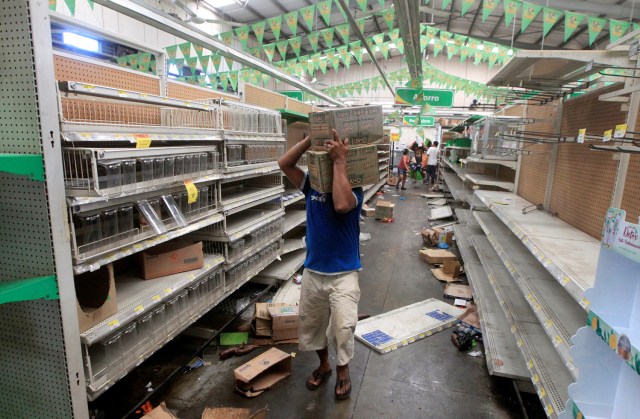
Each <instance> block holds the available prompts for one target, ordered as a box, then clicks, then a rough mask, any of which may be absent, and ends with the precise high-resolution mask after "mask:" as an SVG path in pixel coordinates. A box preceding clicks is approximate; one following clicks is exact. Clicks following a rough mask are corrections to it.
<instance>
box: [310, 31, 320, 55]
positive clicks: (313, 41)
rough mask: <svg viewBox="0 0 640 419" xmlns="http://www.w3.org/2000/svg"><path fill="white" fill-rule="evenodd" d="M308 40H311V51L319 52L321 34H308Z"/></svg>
mask: <svg viewBox="0 0 640 419" xmlns="http://www.w3.org/2000/svg"><path fill="white" fill-rule="evenodd" d="M307 39H308V40H309V45H311V49H312V50H313V51H314V52H316V51H318V41H319V40H320V34H319V33H318V32H309V34H307Z"/></svg>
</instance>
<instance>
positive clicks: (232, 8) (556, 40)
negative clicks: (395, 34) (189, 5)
mask: <svg viewBox="0 0 640 419" xmlns="http://www.w3.org/2000/svg"><path fill="white" fill-rule="evenodd" d="M200 1H205V2H207V3H208V4H209V5H211V6H213V7H214V8H215V9H217V10H218V11H219V12H220V13H221V14H222V17H223V18H224V19H227V20H231V21H235V22H241V23H254V22H257V21H260V20H264V19H267V18H270V17H273V16H277V15H281V14H283V13H287V12H290V11H292V10H297V9H301V8H303V7H306V6H309V5H311V4H314V3H315V2H314V1H312V0H222V1H218V0H200ZM415 1H419V2H420V4H424V2H423V1H422V0H415ZM633 1H634V0H631V1H628V0H600V1H598V2H595V1H591V0H588V1H587V0H579V1H576V0H552V1H547V0H529V2H530V3H533V4H538V5H541V6H548V7H553V8H556V9H561V10H569V11H574V12H578V13H584V14H586V15H590V16H594V17H606V18H611V19H620V20H628V19H629V16H631V14H632V13H633V14H634V18H640V5H638V7H637V8H634V7H633ZM496 3H497V7H496V9H495V10H494V12H493V13H492V14H491V15H490V16H489V17H488V18H487V19H486V21H484V22H483V21H482V1H481V0H476V1H475V2H474V6H472V8H471V9H470V10H469V11H468V12H467V13H466V14H465V15H464V16H461V7H462V0H453V1H452V2H451V5H450V6H449V7H448V8H447V10H444V11H443V10H442V7H441V6H442V0H430V1H429V6H427V7H424V6H423V7H422V8H421V10H422V12H421V13H420V22H423V23H427V22H433V23H434V27H436V28H438V29H444V30H448V31H450V32H453V33H458V34H463V35H468V36H473V37H474V38H478V39H481V40H487V41H490V42H495V43H497V44H503V45H508V46H513V47H516V48H520V49H541V48H542V47H543V46H544V49H602V48H604V47H605V46H606V45H607V44H608V43H609V30H608V25H606V27H605V29H604V30H603V31H602V32H601V33H600V34H599V36H598V37H597V38H596V41H595V42H594V44H593V45H592V46H589V39H588V31H587V26H586V19H585V22H583V24H582V25H580V26H579V27H578V29H576V31H575V32H574V34H573V35H572V36H571V37H570V38H569V39H568V41H567V42H565V41H564V24H563V23H564V19H560V21H559V24H556V25H555V27H554V28H553V29H552V30H551V31H550V33H549V34H548V35H547V36H546V37H545V38H544V39H543V37H542V13H540V14H539V15H538V16H537V17H536V19H535V20H534V21H533V22H532V23H531V24H530V26H529V27H528V28H527V29H526V31H525V33H522V34H521V33H520V17H521V15H522V14H521V12H519V13H518V17H517V18H516V19H514V21H515V26H514V23H513V22H512V24H511V26H509V27H507V26H506V25H505V21H504V18H503V16H504V7H503V1H501V0H498V1H496ZM349 4H350V5H351V6H352V7H351V10H352V12H353V13H354V16H355V17H356V19H357V18H359V17H361V16H363V15H364V14H366V12H362V11H361V10H360V9H358V8H357V7H356V6H355V2H354V1H353V0H351V1H350V2H349ZM392 4H393V1H389V0H387V1H386V4H385V7H388V6H391V5H392ZM379 8H380V5H379V3H378V1H377V0H369V5H368V9H369V10H377V9H379ZM637 20H638V19H634V21H637ZM331 21H333V22H343V18H342V16H341V14H340V12H339V11H338V10H337V8H336V7H333V12H332V15H331ZM366 22H367V23H366V27H365V36H369V35H370V34H375V33H380V32H382V31H384V27H385V26H386V25H385V24H384V22H383V21H382V19H381V18H379V17H369V18H368V19H367V21H366ZM285 26H286V25H283V33H284V34H289V33H288V29H287V28H285ZM316 27H317V28H319V29H323V28H325V27H326V25H325V24H324V22H323V21H322V20H321V19H320V18H319V17H317V22H316ZM379 28H380V29H379ZM300 30H302V31H303V32H304V33H306V32H308V30H307V28H306V27H304V26H303V24H302V23H301V22H300V25H299V27H298V31H299V32H300ZM305 38H306V37H305ZM265 39H266V41H265V42H269V41H271V40H272V37H271V36H270V34H269V33H266V34H265ZM303 39H304V38H303ZM305 41H306V39H305ZM335 41H337V42H341V40H340V39H339V37H336V39H335ZM335 41H334V42H335ZM320 43H321V44H322V40H321V41H320ZM303 49H305V50H309V49H310V46H309V45H308V43H307V44H306V45H305V44H303ZM396 54H397V51H396Z"/></svg>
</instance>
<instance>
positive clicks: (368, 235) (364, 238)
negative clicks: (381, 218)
mask: <svg viewBox="0 0 640 419" xmlns="http://www.w3.org/2000/svg"><path fill="white" fill-rule="evenodd" d="M367 240H371V233H360V241H361V242H366V241H367Z"/></svg>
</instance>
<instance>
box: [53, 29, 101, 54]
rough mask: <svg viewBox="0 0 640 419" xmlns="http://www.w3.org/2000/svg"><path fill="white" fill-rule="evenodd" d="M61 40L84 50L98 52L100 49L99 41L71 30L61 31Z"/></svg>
mask: <svg viewBox="0 0 640 419" xmlns="http://www.w3.org/2000/svg"><path fill="white" fill-rule="evenodd" d="M62 42H64V43H65V44H67V45H69V46H72V47H75V48H78V49H83V50H85V51H91V52H99V51H100V43H99V42H98V41H97V40H95V39H92V38H88V37H86V36H82V35H78V34H77V33H73V32H63V33H62Z"/></svg>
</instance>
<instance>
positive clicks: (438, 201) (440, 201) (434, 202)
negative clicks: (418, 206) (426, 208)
mask: <svg viewBox="0 0 640 419" xmlns="http://www.w3.org/2000/svg"><path fill="white" fill-rule="evenodd" d="M427 205H438V206H440V205H447V200H446V199H444V198H438V199H434V200H432V201H428V202H427Z"/></svg>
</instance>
